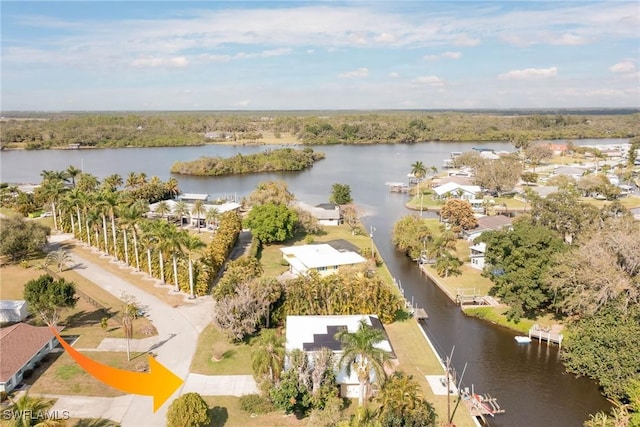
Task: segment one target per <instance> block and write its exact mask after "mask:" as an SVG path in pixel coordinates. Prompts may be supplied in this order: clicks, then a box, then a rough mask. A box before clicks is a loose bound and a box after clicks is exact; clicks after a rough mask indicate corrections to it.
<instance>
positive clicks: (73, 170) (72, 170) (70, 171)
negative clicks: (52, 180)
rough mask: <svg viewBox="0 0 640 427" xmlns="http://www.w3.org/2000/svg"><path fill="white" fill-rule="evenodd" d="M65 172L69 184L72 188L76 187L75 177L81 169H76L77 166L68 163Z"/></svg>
mask: <svg viewBox="0 0 640 427" xmlns="http://www.w3.org/2000/svg"><path fill="white" fill-rule="evenodd" d="M65 172H66V173H67V176H68V177H69V178H70V179H71V186H72V187H73V188H75V187H76V178H77V177H78V176H80V174H81V173H82V169H78V168H77V167H75V166H73V165H69V167H68V168H67V170H66V171H65Z"/></svg>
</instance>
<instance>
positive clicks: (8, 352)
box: [0, 323, 63, 382]
mask: <svg viewBox="0 0 640 427" xmlns="http://www.w3.org/2000/svg"><path fill="white" fill-rule="evenodd" d="M62 329H63V328H62V327H60V326H58V327H57V330H58V332H60V331H61V330H62ZM51 338H53V334H52V333H51V330H50V329H49V327H47V326H31V325H28V324H26V323H17V324H15V325H13V326H9V327H7V328H2V329H0V382H7V381H9V379H10V378H11V377H12V376H13V375H14V374H15V373H16V372H18V370H20V369H21V368H22V367H23V366H24V365H25V364H27V363H28V362H29V361H30V360H31V358H32V357H33V356H35V355H36V353H38V351H40V349H42V347H44V346H45V345H46V344H47V343H48V342H49V340H51Z"/></svg>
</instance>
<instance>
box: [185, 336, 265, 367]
mask: <svg viewBox="0 0 640 427" xmlns="http://www.w3.org/2000/svg"><path fill="white" fill-rule="evenodd" d="M254 341H255V340H254ZM253 349H254V347H253V346H252V345H251V343H248V344H247V343H240V344H231V343H229V340H228V339H227V338H226V337H225V336H224V334H223V333H222V332H221V331H220V330H219V329H218V328H216V327H215V326H214V325H209V326H207V327H206V328H205V329H204V331H202V333H201V334H200V337H199V338H198V347H197V350H196V353H195V355H194V356H193V359H192V360H191V367H190V368H189V372H193V373H196V374H203V375H251V374H253V369H252V368H251V352H252V351H253ZM214 353H216V355H217V356H218V357H219V356H222V360H219V361H213V360H212V356H213V355H214Z"/></svg>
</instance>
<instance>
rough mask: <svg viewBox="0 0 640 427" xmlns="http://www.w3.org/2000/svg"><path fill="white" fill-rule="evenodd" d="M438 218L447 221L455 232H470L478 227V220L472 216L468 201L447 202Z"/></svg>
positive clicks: (453, 200) (452, 200)
mask: <svg viewBox="0 0 640 427" xmlns="http://www.w3.org/2000/svg"><path fill="white" fill-rule="evenodd" d="M440 216H441V217H442V219H444V220H447V221H448V222H449V223H450V224H451V225H452V226H453V228H454V231H456V232H459V231H460V230H470V229H472V228H474V227H475V226H477V225H478V219H477V218H476V217H475V215H474V214H473V208H472V207H471V203H469V201H468V200H462V199H449V200H447V201H446V202H445V204H444V205H443V206H442V209H441V210H440Z"/></svg>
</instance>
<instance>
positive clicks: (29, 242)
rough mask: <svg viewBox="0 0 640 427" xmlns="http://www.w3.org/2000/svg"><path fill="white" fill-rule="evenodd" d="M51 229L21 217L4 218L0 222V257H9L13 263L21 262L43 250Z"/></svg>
mask: <svg viewBox="0 0 640 427" xmlns="http://www.w3.org/2000/svg"><path fill="white" fill-rule="evenodd" d="M49 234H51V230H50V229H49V227H45V226H43V225H41V224H38V223H37V222H35V221H25V220H24V219H23V218H21V217H10V218H3V219H2V220H1V221H0V255H2V256H9V257H11V260H12V261H13V262H16V261H20V260H22V259H24V258H26V257H28V256H30V255H32V254H36V253H38V252H39V251H41V250H43V249H44V247H45V245H46V244H47V237H48V236H49Z"/></svg>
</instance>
